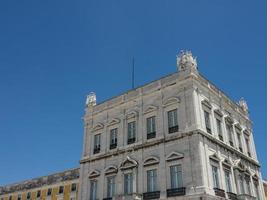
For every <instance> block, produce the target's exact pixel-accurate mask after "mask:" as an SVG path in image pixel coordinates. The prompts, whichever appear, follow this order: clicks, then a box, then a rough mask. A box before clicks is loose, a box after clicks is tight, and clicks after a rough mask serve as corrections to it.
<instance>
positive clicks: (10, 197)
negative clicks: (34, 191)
mask: <svg viewBox="0 0 267 200" xmlns="http://www.w3.org/2000/svg"><path fill="white" fill-rule="evenodd" d="M27 198H28V197H27ZM8 200H12V196H9V198H8Z"/></svg>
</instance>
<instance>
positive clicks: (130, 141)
mask: <svg viewBox="0 0 267 200" xmlns="http://www.w3.org/2000/svg"><path fill="white" fill-rule="evenodd" d="M127 143H128V144H133V143H135V138H129V139H128V141H127Z"/></svg>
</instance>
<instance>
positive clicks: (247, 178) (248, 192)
mask: <svg viewBox="0 0 267 200" xmlns="http://www.w3.org/2000/svg"><path fill="white" fill-rule="evenodd" d="M245 180H246V181H245V182H246V193H247V194H249V195H251V188H250V177H249V176H248V177H246V179H245Z"/></svg>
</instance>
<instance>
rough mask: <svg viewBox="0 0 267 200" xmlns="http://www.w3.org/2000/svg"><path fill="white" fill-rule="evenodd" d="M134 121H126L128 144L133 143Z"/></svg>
mask: <svg viewBox="0 0 267 200" xmlns="http://www.w3.org/2000/svg"><path fill="white" fill-rule="evenodd" d="M135 134H136V122H135V121H133V122H130V123H128V144H132V143H135Z"/></svg>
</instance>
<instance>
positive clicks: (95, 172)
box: [89, 170, 100, 178]
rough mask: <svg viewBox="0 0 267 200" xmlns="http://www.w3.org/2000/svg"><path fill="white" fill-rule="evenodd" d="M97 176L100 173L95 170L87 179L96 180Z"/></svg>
mask: <svg viewBox="0 0 267 200" xmlns="http://www.w3.org/2000/svg"><path fill="white" fill-rule="evenodd" d="M98 176H100V172H99V171H97V170H93V171H91V172H90V173H89V178H96V177H98Z"/></svg>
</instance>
